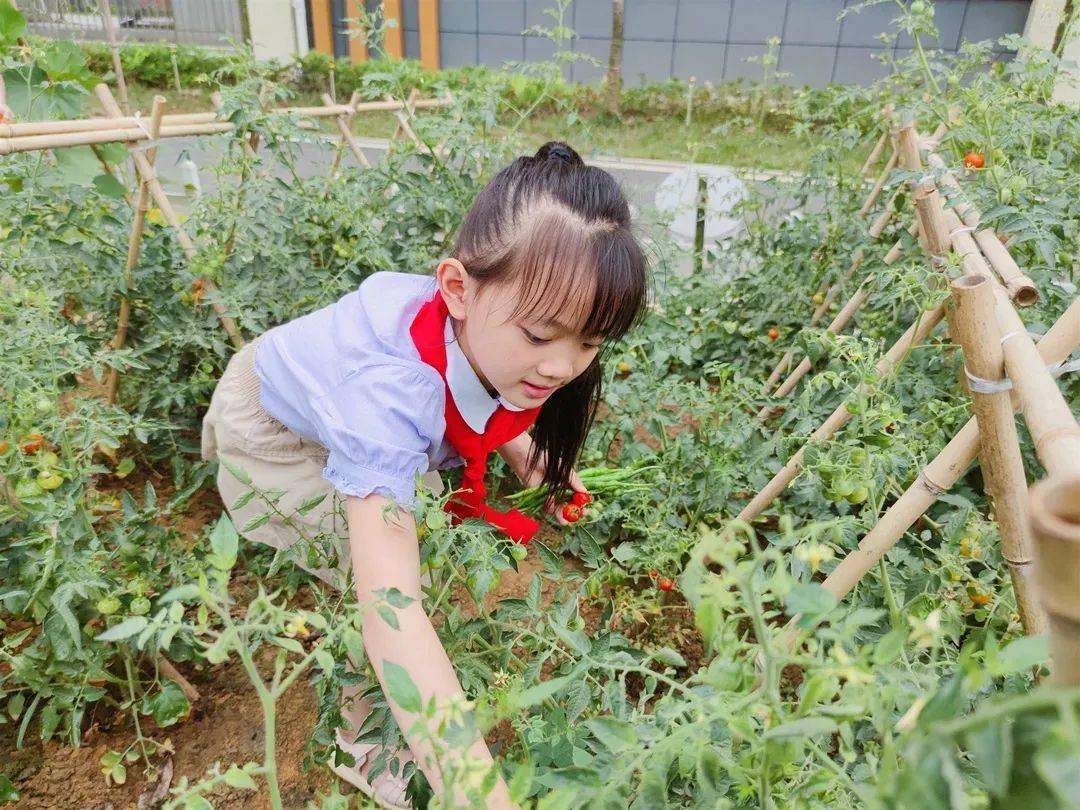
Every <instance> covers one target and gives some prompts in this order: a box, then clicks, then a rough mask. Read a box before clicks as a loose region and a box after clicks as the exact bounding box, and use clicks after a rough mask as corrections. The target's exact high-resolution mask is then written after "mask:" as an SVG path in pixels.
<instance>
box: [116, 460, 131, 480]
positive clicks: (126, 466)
mask: <svg viewBox="0 0 1080 810" xmlns="http://www.w3.org/2000/svg"><path fill="white" fill-rule="evenodd" d="M134 469H135V459H133V458H132V457H131V456H128V457H127V458H125V459H122V460H121V461H120V463H119V464H117V465H116V470H115V472H114V475H116V477H117V478H127V477H128V476H129V475H131V473H132V472H133V471H134Z"/></svg>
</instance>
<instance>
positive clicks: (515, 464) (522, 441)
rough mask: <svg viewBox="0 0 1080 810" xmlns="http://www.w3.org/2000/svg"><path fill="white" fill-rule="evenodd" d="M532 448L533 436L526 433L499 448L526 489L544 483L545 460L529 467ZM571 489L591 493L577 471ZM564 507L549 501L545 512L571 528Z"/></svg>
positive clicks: (573, 473) (572, 472) (572, 474)
mask: <svg viewBox="0 0 1080 810" xmlns="http://www.w3.org/2000/svg"><path fill="white" fill-rule="evenodd" d="M532 446H533V441H532V436H530V435H528V434H527V433H525V434H522V435H521V436H518V437H517V438H516V439H514V440H513V441H510V442H507V443H506V444H504V445H503V446H502V447H500V448H499V455H501V456H502V457H503V459H504V460H505V461H506V464H507V466H508V467H510V469H511V470H513V471H514V475H516V476H517V477H518V480H519V481H520V482H521V484H522V486H524V487H537V486H540V484H541V483H543V481H544V466H543V462H544V460H543V459H542V458H541V459H539V460H538V462H537V465H536V466H535V467H530V466H528V464H529V454H530V453H531V452H532ZM570 488H571V489H572V490H573V491H574V492H582V493H585V494H586V495H587V494H588V492H589V490H587V489H586V488H585V485H584V484H583V483H581V479H580V478H579V477H578V474H577V471H576V470H573V471H571V472H570ZM564 505H565V504H559V503H555V501H554V500H549V501H548V503H547V506H546V507H545V510H546V511H547V513H548V514H549V515H554V516H555V520H556V522H557V523H558V524H559V525H560V526H569V525H571V524H570V521H568V520H567V519H566V518H564V517H563V515H562V508H563V506H564Z"/></svg>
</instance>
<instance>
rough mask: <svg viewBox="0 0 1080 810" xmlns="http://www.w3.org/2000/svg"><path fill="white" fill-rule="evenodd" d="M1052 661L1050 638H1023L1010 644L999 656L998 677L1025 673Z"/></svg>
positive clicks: (1043, 636)
mask: <svg viewBox="0 0 1080 810" xmlns="http://www.w3.org/2000/svg"><path fill="white" fill-rule="evenodd" d="M1049 660H1050V638H1049V636H1045V635H1042V636H1023V637H1021V638H1018V639H1016V640H1015V641H1013V642H1011V643H1010V644H1008V646H1006V647H1005V649H1003V650H1002V651H1001V653H1000V654H999V655H998V665H999V666H1000V667H1001V669H1000V671H998V672H997V673H995V674H997V675H1011V674H1013V673H1014V672H1023V671H1024V670H1029V669H1031V668H1033V667H1035V666H1037V665H1039V664H1045V663H1046V662H1047V661H1049Z"/></svg>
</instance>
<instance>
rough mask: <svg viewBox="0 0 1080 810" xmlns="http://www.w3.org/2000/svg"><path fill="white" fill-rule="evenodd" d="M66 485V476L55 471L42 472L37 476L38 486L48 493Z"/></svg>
mask: <svg viewBox="0 0 1080 810" xmlns="http://www.w3.org/2000/svg"><path fill="white" fill-rule="evenodd" d="M63 483H64V476H62V475H60V473H58V472H55V471H54V470H42V471H41V472H39V473H38V476H37V485H38V486H39V487H41V488H42V489H43V490H45V491H46V492H48V491H50V490H53V489H56V488H58V487H59V486H60V485H61V484H63Z"/></svg>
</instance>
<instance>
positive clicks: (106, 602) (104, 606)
mask: <svg viewBox="0 0 1080 810" xmlns="http://www.w3.org/2000/svg"><path fill="white" fill-rule="evenodd" d="M94 607H96V608H97V612H98V613H100V614H101V615H102V616H111V615H112V614H114V613H116V611H118V610H119V609H120V600H119V599H117V598H116V597H115V596H103V597H101V599H98V600H97V604H95V605H94Z"/></svg>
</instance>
